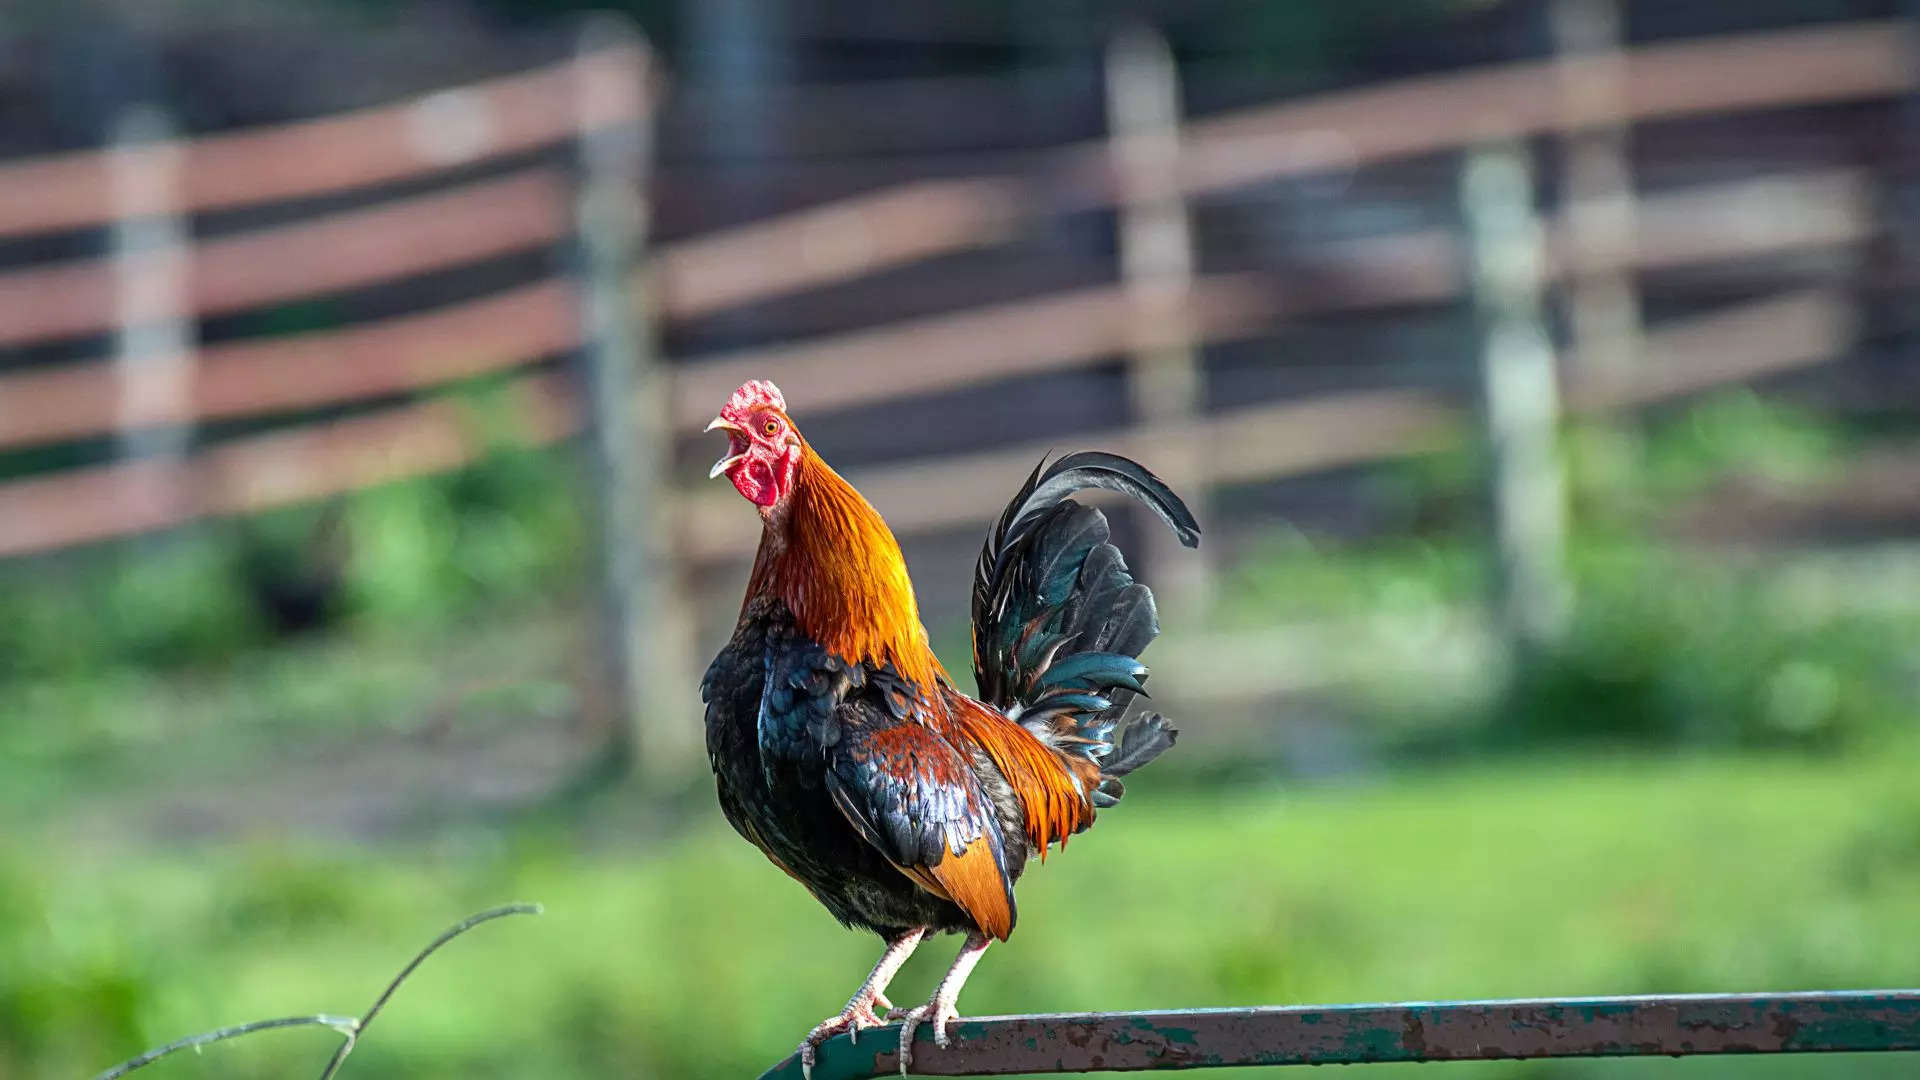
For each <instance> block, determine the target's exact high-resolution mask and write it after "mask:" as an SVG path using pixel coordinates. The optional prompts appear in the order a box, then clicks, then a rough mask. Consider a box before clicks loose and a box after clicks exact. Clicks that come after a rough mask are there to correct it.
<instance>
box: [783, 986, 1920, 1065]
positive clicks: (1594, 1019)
mask: <svg viewBox="0 0 1920 1080" xmlns="http://www.w3.org/2000/svg"><path fill="white" fill-rule="evenodd" d="M898 1032H899V1029H898V1028H897V1027H887V1028H882V1029H878V1030H875V1031H870V1032H868V1033H867V1034H866V1035H865V1036H864V1037H863V1038H861V1039H860V1041H859V1043H858V1044H857V1045H855V1044H852V1043H850V1042H849V1041H848V1040H847V1038H846V1036H844V1035H843V1036H840V1037H839V1038H835V1039H833V1040H830V1041H829V1042H828V1043H826V1044H825V1045H824V1046H823V1047H821V1052H820V1062H819V1064H818V1065H817V1066H816V1067H815V1068H814V1070H813V1076H814V1080H860V1078H863V1077H883V1076H887V1075H890V1074H893V1073H895V1072H896V1071H897V1057H896V1054H895V1044H896V1041H897V1038H898ZM953 1034H954V1036H955V1038H954V1041H953V1045H952V1046H951V1047H949V1048H948V1049H946V1050H940V1049H938V1048H937V1047H935V1046H934V1045H933V1042H932V1038H931V1035H930V1034H929V1033H927V1032H925V1031H923V1032H922V1033H921V1035H920V1041H919V1042H918V1043H916V1044H915V1047H914V1062H913V1065H914V1067H913V1071H914V1072H915V1073H920V1074H926V1075H938V1076H965V1075H973V1076H994V1075H1005V1074H1009V1073H1072V1072H1117V1071H1126V1070H1135V1069H1200V1068H1212V1067H1218V1066H1229V1065H1334V1064H1340V1065H1353V1064H1363V1063H1378V1062H1390V1061H1400V1062H1406V1061H1474V1060H1478V1061H1486V1060H1498V1059H1504V1058H1556V1057H1649V1056H1674V1057H1679V1056H1687V1055H1695V1054H1788V1053H1841V1052H1865V1051H1902V1050H1904V1051H1920V990H1864V991H1845V992H1820V993H1796V994H1742V995H1732V996H1713V995H1679V996H1668V997H1614V998H1573V999H1548V1000H1527V1001H1458V1002H1409V1003H1402V1004H1393V1005H1303V1006H1289V1007H1279V1008H1259V1009H1198V1010H1192V1011H1187V1012H1156V1013H1093V1014H1084V1015H1053V1016H1002V1017H983V1018H979V1019H970V1020H962V1021H960V1022H958V1023H956V1024H955V1025H954V1026H953ZM799 1076H800V1066H799V1063H798V1062H797V1061H796V1060H795V1059H793V1058H788V1059H787V1060H786V1061H783V1062H781V1063H780V1064H779V1065H776V1066H774V1067H773V1068H772V1069H770V1070H768V1071H767V1072H766V1073H765V1074H764V1075H763V1076H762V1077H761V1080H790V1078H791V1080H798V1077H799Z"/></svg>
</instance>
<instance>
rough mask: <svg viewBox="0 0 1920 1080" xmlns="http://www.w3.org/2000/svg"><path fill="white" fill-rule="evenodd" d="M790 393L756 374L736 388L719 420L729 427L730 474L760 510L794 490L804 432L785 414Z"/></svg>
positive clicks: (770, 508) (720, 424) (775, 505)
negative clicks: (785, 396) (731, 461)
mask: <svg viewBox="0 0 1920 1080" xmlns="http://www.w3.org/2000/svg"><path fill="white" fill-rule="evenodd" d="M786 407H787V403H786V399H785V398H784V397H783V396H782V395H781V393H780V389H779V388H778V387H776V386H774V385H773V384H772V383H770V382H765V381H762V380H759V379H756V380H754V381H752V382H749V383H747V384H746V385H744V386H742V387H741V388H740V389H738V390H735V391H734V392H733V396H732V397H730V398H728V399H727V404H726V406H725V407H724V408H722V409H721V410H720V417H719V419H718V420H716V421H715V424H716V425H717V426H718V427H720V428H721V429H722V430H724V431H726V433H727V457H728V458H736V459H737V460H734V461H733V463H732V464H730V465H728V466H727V468H726V474H727V479H729V480H731V481H733V486H734V488H735V489H736V490H738V491H739V492H740V494H742V495H744V496H746V499H747V501H748V502H750V503H752V504H753V505H755V506H757V507H759V508H760V509H761V511H762V513H766V512H769V511H773V510H775V509H777V508H778V507H779V506H780V505H781V504H783V503H784V502H785V501H786V499H787V497H788V496H789V495H791V494H792V493H793V483H794V475H795V472H796V470H797V467H798V466H799V464H800V457H801V445H802V444H801V440H800V433H799V432H798V431H796V430H794V427H793V421H791V420H789V419H788V418H787V414H786Z"/></svg>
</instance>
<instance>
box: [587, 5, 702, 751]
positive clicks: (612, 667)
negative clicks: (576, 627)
mask: <svg viewBox="0 0 1920 1080" xmlns="http://www.w3.org/2000/svg"><path fill="white" fill-rule="evenodd" d="M576 69H577V72H578V83H577V85H578V116H579V122H580V164H581V180H580V190H579V201H578V204H577V206H576V211H575V212H576V221H577V230H578V236H577V242H578V245H579V249H580V271H581V273H582V275H583V279H584V280H583V281H582V282H581V290H582V297H581V300H582V315H583V317H584V319H585V323H586V325H585V327H584V338H585V342H586V347H585V359H586V368H587V388H588V395H587V396H588V402H589V410H590V413H591V432H592V435H591V438H592V444H593V452H594V460H595V465H596V468H595V479H596V484H597V488H598V493H599V522H598V523H599V526H600V534H599V553H600V559H601V564H600V573H601V588H602V603H603V605H604V610H603V618H604V626H603V630H602V633H603V635H604V638H603V642H602V646H603V648H604V649H605V662H606V668H607V674H608V678H609V680H610V682H611V684H612V687H613V710H614V714H615V717H616V721H617V722H616V724H615V729H614V730H613V731H612V732H610V733H609V741H608V752H609V754H610V756H611V757H612V758H613V761H614V763H615V764H617V765H620V766H624V767H628V768H637V769H638V770H639V771H640V772H641V773H642V775H644V776H645V777H647V778H649V779H653V780H667V779H670V778H671V777H673V776H674V775H676V774H684V771H685V768H686V765H687V762H688V759H689V754H690V752H691V750H692V747H693V733H694V732H695V731H696V729H697V728H698V715H697V714H696V713H695V712H694V710H693V705H692V701H693V690H694V686H693V679H694V678H695V675H693V674H692V669H691V667H690V665H689V664H688V662H687V659H686V658H687V655H688V652H687V649H686V645H687V642H688V634H687V619H686V613H685V610H684V608H683V606H682V605H681V604H680V603H679V602H678V596H679V593H680V582H679V573H678V566H677V565H676V563H675V561H674V557H673V547H672V531H671V528H670V522H669V521H668V520H667V517H666V514H667V507H668V505H669V503H668V493H669V490H670V488H669V484H668V472H669V470H670V468H671V465H672V461H673V452H672V451H673V443H672V430H671V428H670V426H669V424H668V420H667V395H666V389H667V388H666V386H665V372H664V371H662V370H661V366H660V362H659V355H658V350H657V343H656V337H655V333H654V321H653V310H652V303H653V297H652V290H651V289H648V288H645V287H641V288H637V289H636V288H635V282H636V280H640V281H643V282H644V271H645V266H646V261H645V257H644V254H643V249H644V248H645V245H646V240H647V228H648V220H647V217H648V207H647V197H646V184H647V180H648V174H649V170H650V168H651V162H652V150H653V147H652V113H653V92H652V71H651V61H650V56H649V53H648V52H647V50H646V47H645V45H644V43H643V42H642V41H641V40H640V38H639V36H638V35H637V34H635V33H634V32H633V31H632V30H631V29H630V28H629V27H628V25H627V24H626V23H625V22H624V21H622V20H620V19H618V18H616V17H612V16H600V17H595V18H593V19H590V20H589V21H588V22H587V23H586V24H585V25H584V26H583V28H582V30H581V33H580V37H579V45H578V55H577V58H576Z"/></svg>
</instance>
